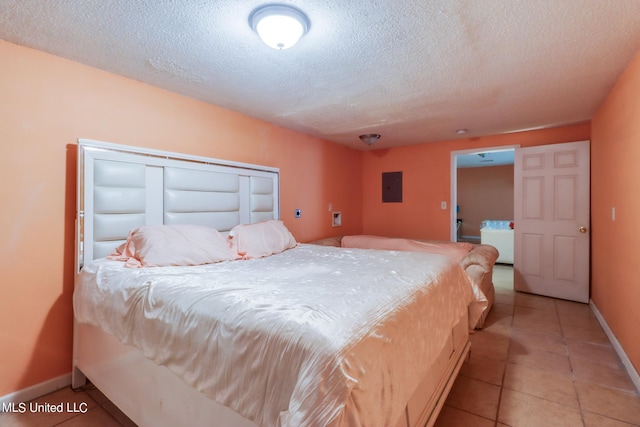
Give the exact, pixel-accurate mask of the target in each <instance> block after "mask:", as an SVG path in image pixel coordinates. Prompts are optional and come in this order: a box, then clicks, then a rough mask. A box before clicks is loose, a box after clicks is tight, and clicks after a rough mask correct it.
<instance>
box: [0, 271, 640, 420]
mask: <svg viewBox="0 0 640 427" xmlns="http://www.w3.org/2000/svg"><path fill="white" fill-rule="evenodd" d="M494 284H495V287H496V304H495V305H494V307H493V310H492V312H491V313H490V315H489V317H488V319H487V325H486V327H485V328H484V329H483V330H481V331H476V332H475V333H474V334H473V335H472V336H471V341H472V348H471V357H470V359H469V362H468V363H466V364H465V365H464V366H463V368H462V370H461V372H460V375H459V376H458V379H457V380H456V382H455V384H454V386H453V388H452V390H451V393H450V394H449V397H448V399H447V401H446V403H445V406H444V408H443V410H442V412H441V414H440V417H439V418H438V421H437V422H436V427H458V426H464V427H469V426H471V427H476V426H477V427H484V426H487V427H491V426H494V427H504V426H514V427H528V426H532V427H539V426H562V427H571V426H584V427H595V426H598V427H600V426H602V427H623V426H627V427H628V426H640V396H639V395H638V393H637V391H636V389H635V388H634V385H633V383H632V382H631V380H630V379H629V377H628V376H627V374H626V372H625V371H624V368H623V367H622V364H621V363H620V361H619V359H618V357H617V355H616V354H615V352H614V350H613V348H612V347H611V345H610V343H609V341H608V339H607V337H606V335H605V334H604V332H603V331H602V328H601V327H600V325H599V324H598V322H597V320H596V319H595V317H594V315H593V313H592V312H591V309H590V308H589V307H588V306H587V305H584V304H579V303H572V302H567V301H562V300H556V299H552V298H546V297H541V296H536V295H529V294H523V293H517V292H514V291H513V271H512V269H511V268H510V267H507V266H500V265H498V266H496V269H495V274H494ZM36 402H40V403H42V402H49V403H52V404H58V403H60V402H64V403H65V405H66V403H67V402H69V403H70V404H71V407H72V408H73V407H74V406H73V405H74V404H75V407H76V408H79V409H87V411H86V412H85V413H72V412H66V411H65V412H62V413H48V414H44V413H29V412H28V411H27V413H24V414H19V413H0V425H1V426H3V427H53V426H59V427H76V426H78V427H80V426H81V427H92V426H105V427H122V426H124V427H134V426H135V425H134V424H133V423H132V422H131V421H130V420H129V419H127V418H126V417H125V416H124V415H123V414H122V413H121V412H120V411H119V410H118V409H117V408H116V407H115V406H114V405H113V404H112V403H111V402H109V400H108V399H107V398H105V397H104V395H102V393H100V392H99V391H98V390H95V389H90V388H89V389H86V390H84V391H79V392H74V391H72V390H71V389H69V388H65V389H62V390H59V391H57V392H55V393H52V394H50V395H47V396H44V397H42V398H40V399H37V400H36ZM83 403H84V404H85V405H81V404H83Z"/></svg>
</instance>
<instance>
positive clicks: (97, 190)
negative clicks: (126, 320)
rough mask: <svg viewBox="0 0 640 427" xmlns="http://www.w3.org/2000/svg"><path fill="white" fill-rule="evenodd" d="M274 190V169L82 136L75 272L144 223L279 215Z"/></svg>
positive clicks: (223, 226)
mask: <svg viewBox="0 0 640 427" xmlns="http://www.w3.org/2000/svg"><path fill="white" fill-rule="evenodd" d="M278 190H279V170H278V169H277V168H270V167H265V166H256V165H251V164H246V163H235V162H227V161H223V160H218V159H211V158H206V157H198V156H189V155H184V154H178V153H171V152H166V151H158V150H150V149H144V148H137V147H130V146H124V145H117V144H111V143H106V142H98V141H91V140H87V139H80V140H79V141H78V209H77V218H76V224H77V257H76V258H77V268H78V271H79V270H80V269H81V268H82V266H83V265H84V263H85V262H88V261H91V260H93V259H96V258H101V257H104V256H106V255H108V254H109V253H110V252H111V251H113V249H114V248H116V247H117V246H118V245H120V244H121V243H123V242H124V241H125V240H126V238H127V235H128V234H129V231H130V230H132V229H133V228H135V227H139V226H142V225H150V224H200V225H208V226H211V227H214V228H216V229H218V230H219V231H220V232H221V233H225V232H228V231H229V230H231V228H233V227H234V226H236V225H238V224H247V223H253V222H258V221H264V220H268V219H279V217H280V212H279V199H278Z"/></svg>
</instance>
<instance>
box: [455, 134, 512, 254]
mask: <svg viewBox="0 0 640 427" xmlns="http://www.w3.org/2000/svg"><path fill="white" fill-rule="evenodd" d="M517 148H520V144H515V145H499V146H492V147H479V148H469V149H466V150H455V151H451V196H450V199H449V200H450V201H451V202H450V203H449V231H450V233H451V234H450V240H451V241H452V242H455V241H457V238H458V236H457V233H456V219H457V217H458V212H456V205H457V204H458V156H459V155H463V154H478V153H487V152H491V151H507V150H514V151H515V150H516V149H517Z"/></svg>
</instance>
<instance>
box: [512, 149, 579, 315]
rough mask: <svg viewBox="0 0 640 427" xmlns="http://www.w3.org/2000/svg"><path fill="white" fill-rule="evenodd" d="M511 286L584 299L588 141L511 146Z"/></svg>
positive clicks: (555, 295) (556, 295) (550, 294)
mask: <svg viewBox="0 0 640 427" xmlns="http://www.w3.org/2000/svg"><path fill="white" fill-rule="evenodd" d="M514 175H515V178H514V201H515V206H514V217H515V236H514V237H515V241H514V288H515V289H516V290H518V291H524V292H530V293H534V294H539V295H546V296H550V297H555V298H562V299H567V300H572V301H579V302H584V303H587V302H589V235H590V233H589V231H590V230H589V226H590V223H589V219H590V215H589V141H581V142H570V143H564V144H553V145H544V146H536V147H527V148H520V149H516V154H515V171H514Z"/></svg>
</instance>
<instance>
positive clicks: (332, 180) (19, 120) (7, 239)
mask: <svg viewBox="0 0 640 427" xmlns="http://www.w3.org/2000/svg"><path fill="white" fill-rule="evenodd" d="M0 63H1V64H2V66H1V67H0V159H1V162H2V163H1V164H2V167H1V168H0V195H1V197H2V202H1V206H2V207H1V208H0V235H2V236H3V237H2V245H0V277H2V279H1V282H0V283H1V285H0V289H1V292H2V298H0V346H1V347H0V396H3V395H6V394H8V393H11V392H13V391H17V390H20V389H23V388H26V387H28V386H30V385H33V384H37V383H40V382H42V381H45V380H48V379H52V378H55V377H58V376H60V375H63V374H66V373H68V372H70V370H71V334H72V305H71V299H72V298H71V296H72V292H73V265H74V252H73V250H74V216H75V180H76V171H75V167H76V166H75V162H76V149H75V146H76V141H77V139H78V138H80V137H82V138H90V139H97V140H101V141H108V142H114V143H120V144H127V145H135V146H142V147H148V148H155V149H161V150H169V151H177V152H183V153H189V154H194V155H202V156H210V157H217V158H220V159H228V160H233V161H240V162H249V163H256V164H263V165H267V166H274V167H279V168H280V172H281V217H282V219H283V220H284V222H285V224H286V225H287V226H288V227H289V228H290V229H291V231H292V232H293V234H294V235H295V236H296V238H297V239H298V240H299V241H309V240H312V239H315V238H319V237H323V236H328V235H332V234H337V233H349V234H352V233H360V232H361V231H362V229H361V214H362V196H361V192H362V191H361V187H360V183H361V177H362V154H361V152H359V151H356V150H352V149H349V148H346V147H344V146H340V145H336V144H333V143H330V142H327V141H322V140H320V139H317V138H313V137H310V136H306V135H303V134H300V133H296V132H293V131H289V130H286V129H283V128H280V127H277V126H273V125H270V124H267V123H264V122H261V121H259V120H256V119H252V118H249V117H246V116H243V115H241V114H238V113H234V112H231V111H227V110H224V109H221V108H218V107H215V106H212V105H209V104H205V103H202V102H199V101H196V100H193V99H190V98H186V97H183V96H179V95H176V94H173V93H170V92H167V91H164V90H160V89H157V88H154V87H152V86H149V85H145V84H142V83H140V82H137V81H133V80H129V79H126V78H123V77H120V76H117V75H113V74H109V73H106V72H102V71H99V70H96V69H93V68H90V67H87V66H83V65H80V64H78V63H74V62H71V61H68V60H64V59H61V58H57V57H55V56H52V55H48V54H45V53H42V52H39V51H36V50H32V49H28V48H24V47H20V46H17V45H13V44H10V43H7V42H3V41H0ZM329 203H332V204H333V207H334V209H335V210H341V211H342V212H343V224H344V225H343V227H342V228H341V229H334V228H332V227H331V215H330V213H329V212H328V205H329ZM296 208H300V209H302V218H300V219H295V218H294V210H295V209H296Z"/></svg>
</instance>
